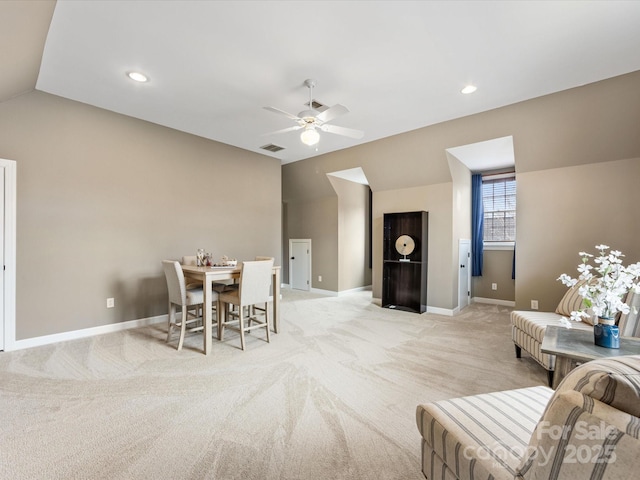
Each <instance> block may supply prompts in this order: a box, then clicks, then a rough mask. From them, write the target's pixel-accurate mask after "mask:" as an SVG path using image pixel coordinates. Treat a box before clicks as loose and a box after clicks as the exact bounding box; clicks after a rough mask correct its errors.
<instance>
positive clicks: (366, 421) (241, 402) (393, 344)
mask: <svg viewBox="0 0 640 480" xmlns="http://www.w3.org/2000/svg"><path fill="white" fill-rule="evenodd" d="M282 293H283V301H282V302H281V308H282V317H281V318H282V332H281V333H280V334H278V335H272V337H271V338H272V339H271V344H267V343H266V342H264V341H263V338H264V333H263V332H255V333H252V334H251V335H249V336H248V339H247V350H246V351H245V352H242V351H241V350H240V349H239V338H238V337H237V335H235V334H233V333H232V332H229V333H228V335H227V336H226V338H225V341H224V342H222V343H221V342H218V341H214V345H213V353H212V355H210V356H208V357H205V356H204V355H202V354H201V353H200V351H199V349H200V348H201V346H202V337H201V334H198V333H196V334H193V336H190V337H189V338H188V339H187V340H186V342H185V348H184V349H183V350H182V351H181V352H177V351H176V350H175V349H174V347H173V346H168V345H167V344H166V343H165V341H164V340H165V335H166V334H165V331H166V330H165V325H164V324H162V325H154V326H150V327H145V328H140V329H136V330H128V331H124V332H118V333H113V334H107V335H102V336H96V337H93V338H90V339H82V340H76V341H71V342H63V343H59V344H56V345H49V346H44V347H38V348H32V349H28V350H21V351H17V352H5V353H2V352H0V412H2V416H1V418H2V421H1V423H0V432H1V433H0V478H2V479H18V480H19V479H201V478H202V479H205V478H207V479H235V478H237V479H403V480H405V479H408V480H419V479H423V478H424V477H423V476H422V473H421V472H420V437H419V434H418V430H417V427H416V422H415V410H416V406H417V405H418V404H419V403H425V402H428V401H433V400H438V399H442V398H449V397H454V396H462V395H471V394H476V393H481V392H489V391H495V390H505V389H511V388H520V387H526V386H532V385H540V384H544V383H545V380H546V375H545V371H544V370H543V369H542V368H541V367H539V366H538V365H537V364H536V363H535V362H534V361H533V360H531V359H529V358H522V359H520V360H518V359H516V358H515V354H514V348H513V343H512V342H511V327H510V325H509V309H508V308H505V307H499V306H495V305H483V304H473V305H471V306H470V307H468V308H467V309H465V310H464V311H463V313H461V314H459V315H457V316H455V317H444V316H439V315H432V314H423V315H417V314H413V313H407V312H400V311H393V310H389V309H382V308H380V307H379V306H377V305H376V304H374V303H372V300H371V292H360V293H355V294H350V295H345V296H342V297H324V296H319V295H314V294H308V293H303V292H297V291H292V290H283V292H282Z"/></svg>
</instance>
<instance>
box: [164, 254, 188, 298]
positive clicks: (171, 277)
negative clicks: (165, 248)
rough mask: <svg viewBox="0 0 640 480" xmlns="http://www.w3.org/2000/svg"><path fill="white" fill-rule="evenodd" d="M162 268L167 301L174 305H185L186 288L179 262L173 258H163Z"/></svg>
mask: <svg viewBox="0 0 640 480" xmlns="http://www.w3.org/2000/svg"><path fill="white" fill-rule="evenodd" d="M162 268H163V269H164V275H165V277H167V289H168V290H169V301H170V302H171V303H174V304H176V305H187V289H186V286H185V281H184V273H183V271H182V268H181V267H180V264H179V263H178V262H176V261H175V260H163V261H162Z"/></svg>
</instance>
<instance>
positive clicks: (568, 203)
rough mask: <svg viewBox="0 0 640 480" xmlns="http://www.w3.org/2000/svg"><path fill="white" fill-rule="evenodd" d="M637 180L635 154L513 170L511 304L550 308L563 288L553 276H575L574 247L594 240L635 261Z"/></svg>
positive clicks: (639, 165) (639, 246)
mask: <svg viewBox="0 0 640 480" xmlns="http://www.w3.org/2000/svg"><path fill="white" fill-rule="evenodd" d="M638 126H640V123H638V124H636V127H638ZM638 136H639V137H640V131H639V132H638ZM639 179H640V156H639V157H636V158H632V159H628V160H618V161H612V162H605V163H597V164H590V165H580V166H575V167H565V168H556V169H551V170H543V171H539V172H528V173H523V174H520V175H518V189H517V193H516V195H517V204H518V227H517V241H516V245H517V248H516V292H515V293H516V295H515V298H516V308H519V309H529V308H530V305H531V300H532V299H533V300H538V302H539V309H540V310H543V311H549V310H554V309H555V308H556V306H557V304H558V302H559V301H560V299H561V298H562V295H563V294H564V292H565V291H566V287H563V286H562V284H561V283H560V282H558V281H556V279H557V278H558V277H559V276H560V274H561V273H568V274H570V275H572V276H576V275H577V274H578V273H577V271H576V268H577V266H578V264H579V263H580V257H579V256H578V252H581V251H586V252H591V253H596V252H595V248H594V247H595V246H596V245H600V244H602V243H604V244H606V245H609V246H610V247H612V248H614V249H616V250H620V251H622V253H624V254H625V255H626V257H625V259H624V262H625V264H629V263H635V262H638V261H640V241H639V240H638V239H639V238H640V210H639V208H638V206H639V205H640V188H638V180H639Z"/></svg>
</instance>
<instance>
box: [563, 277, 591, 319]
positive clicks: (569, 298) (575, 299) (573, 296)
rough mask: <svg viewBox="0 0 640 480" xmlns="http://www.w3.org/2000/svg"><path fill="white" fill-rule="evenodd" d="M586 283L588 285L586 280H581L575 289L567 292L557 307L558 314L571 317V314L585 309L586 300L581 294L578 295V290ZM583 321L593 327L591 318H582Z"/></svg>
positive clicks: (572, 288)
mask: <svg viewBox="0 0 640 480" xmlns="http://www.w3.org/2000/svg"><path fill="white" fill-rule="evenodd" d="M585 283H587V281H586V280H580V281H579V282H578V283H576V284H575V285H574V286H573V287H571V288H569V289H568V290H567V291H566V293H565V294H564V296H563V297H562V300H560V303H559V304H558V306H557V307H556V313H557V314H559V315H562V316H563V317H570V316H571V312H577V311H578V310H582V309H583V304H582V303H583V301H584V298H583V297H582V295H580V293H578V290H579V289H580V287H581V286H582V285H584V284H585ZM582 321H583V322H584V323H586V324H588V325H593V321H592V320H591V316H589V317H582Z"/></svg>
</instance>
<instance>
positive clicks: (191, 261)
mask: <svg viewBox="0 0 640 480" xmlns="http://www.w3.org/2000/svg"><path fill="white" fill-rule="evenodd" d="M182 264H183V265H197V264H198V257H196V256H195V255H185V256H184V257H182Z"/></svg>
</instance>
